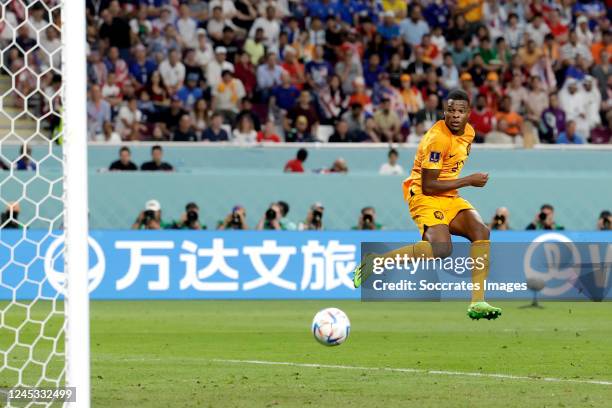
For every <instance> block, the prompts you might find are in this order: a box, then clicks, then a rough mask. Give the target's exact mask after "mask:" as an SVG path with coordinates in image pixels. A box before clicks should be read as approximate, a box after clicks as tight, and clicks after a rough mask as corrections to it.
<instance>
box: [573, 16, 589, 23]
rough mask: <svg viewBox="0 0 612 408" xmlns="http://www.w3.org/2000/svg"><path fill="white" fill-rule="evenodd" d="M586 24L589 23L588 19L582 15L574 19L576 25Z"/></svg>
mask: <svg viewBox="0 0 612 408" xmlns="http://www.w3.org/2000/svg"><path fill="white" fill-rule="evenodd" d="M588 22H589V19H588V18H587V16H585V15H582V16H580V17H578V18H577V19H576V23H578V24H582V23H588Z"/></svg>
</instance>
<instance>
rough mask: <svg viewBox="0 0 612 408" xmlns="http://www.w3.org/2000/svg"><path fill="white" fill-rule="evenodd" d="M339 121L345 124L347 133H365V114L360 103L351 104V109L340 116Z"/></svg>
mask: <svg viewBox="0 0 612 408" xmlns="http://www.w3.org/2000/svg"><path fill="white" fill-rule="evenodd" d="M341 120H342V121H344V122H346V124H347V127H348V131H349V133H364V132H365V129H366V114H365V112H364V111H363V106H362V105H361V104H360V103H358V102H356V103H353V104H351V109H350V110H349V111H347V112H345V113H344V114H343V115H342V117H341Z"/></svg>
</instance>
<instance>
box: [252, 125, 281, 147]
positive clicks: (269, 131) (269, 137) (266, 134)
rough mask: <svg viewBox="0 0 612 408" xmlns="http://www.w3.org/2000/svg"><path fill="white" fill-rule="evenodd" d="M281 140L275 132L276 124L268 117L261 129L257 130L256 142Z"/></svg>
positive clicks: (277, 141)
mask: <svg viewBox="0 0 612 408" xmlns="http://www.w3.org/2000/svg"><path fill="white" fill-rule="evenodd" d="M280 141H281V138H280V136H279V135H278V134H277V133H276V125H275V124H274V121H273V120H271V119H269V120H268V121H267V122H266V123H265V125H264V127H263V129H262V130H260V131H259V132H257V143H260V142H268V143H270V142H273V143H279V142H280Z"/></svg>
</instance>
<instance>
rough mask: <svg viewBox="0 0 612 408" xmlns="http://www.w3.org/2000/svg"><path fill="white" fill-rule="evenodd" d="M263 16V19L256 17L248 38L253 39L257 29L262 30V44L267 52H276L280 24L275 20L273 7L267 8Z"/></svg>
mask: <svg viewBox="0 0 612 408" xmlns="http://www.w3.org/2000/svg"><path fill="white" fill-rule="evenodd" d="M265 14H266V16H265V17H258V18H257V19H256V20H255V22H254V23H253V26H252V27H251V29H250V30H249V38H254V37H255V32H256V31H257V29H258V28H262V29H263V31H264V39H265V40H264V43H265V45H266V47H267V48H268V50H278V37H279V34H280V24H279V22H278V21H277V19H276V9H275V8H274V6H267V7H266V13H265Z"/></svg>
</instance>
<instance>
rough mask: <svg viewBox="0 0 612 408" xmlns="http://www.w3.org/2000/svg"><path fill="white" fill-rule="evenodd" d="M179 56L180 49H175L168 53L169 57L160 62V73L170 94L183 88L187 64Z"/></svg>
mask: <svg viewBox="0 0 612 408" xmlns="http://www.w3.org/2000/svg"><path fill="white" fill-rule="evenodd" d="M179 58H180V54H179V51H178V50H176V49H173V50H170V52H169V53H168V58H166V59H165V60H163V61H162V63H161V64H159V73H160V75H161V77H162V79H163V81H164V85H165V86H166V88H167V89H168V91H169V92H170V94H174V93H175V92H176V91H178V90H179V89H181V87H182V86H183V82H184V81H185V65H184V64H183V63H182V62H181V61H180V59H179Z"/></svg>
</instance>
